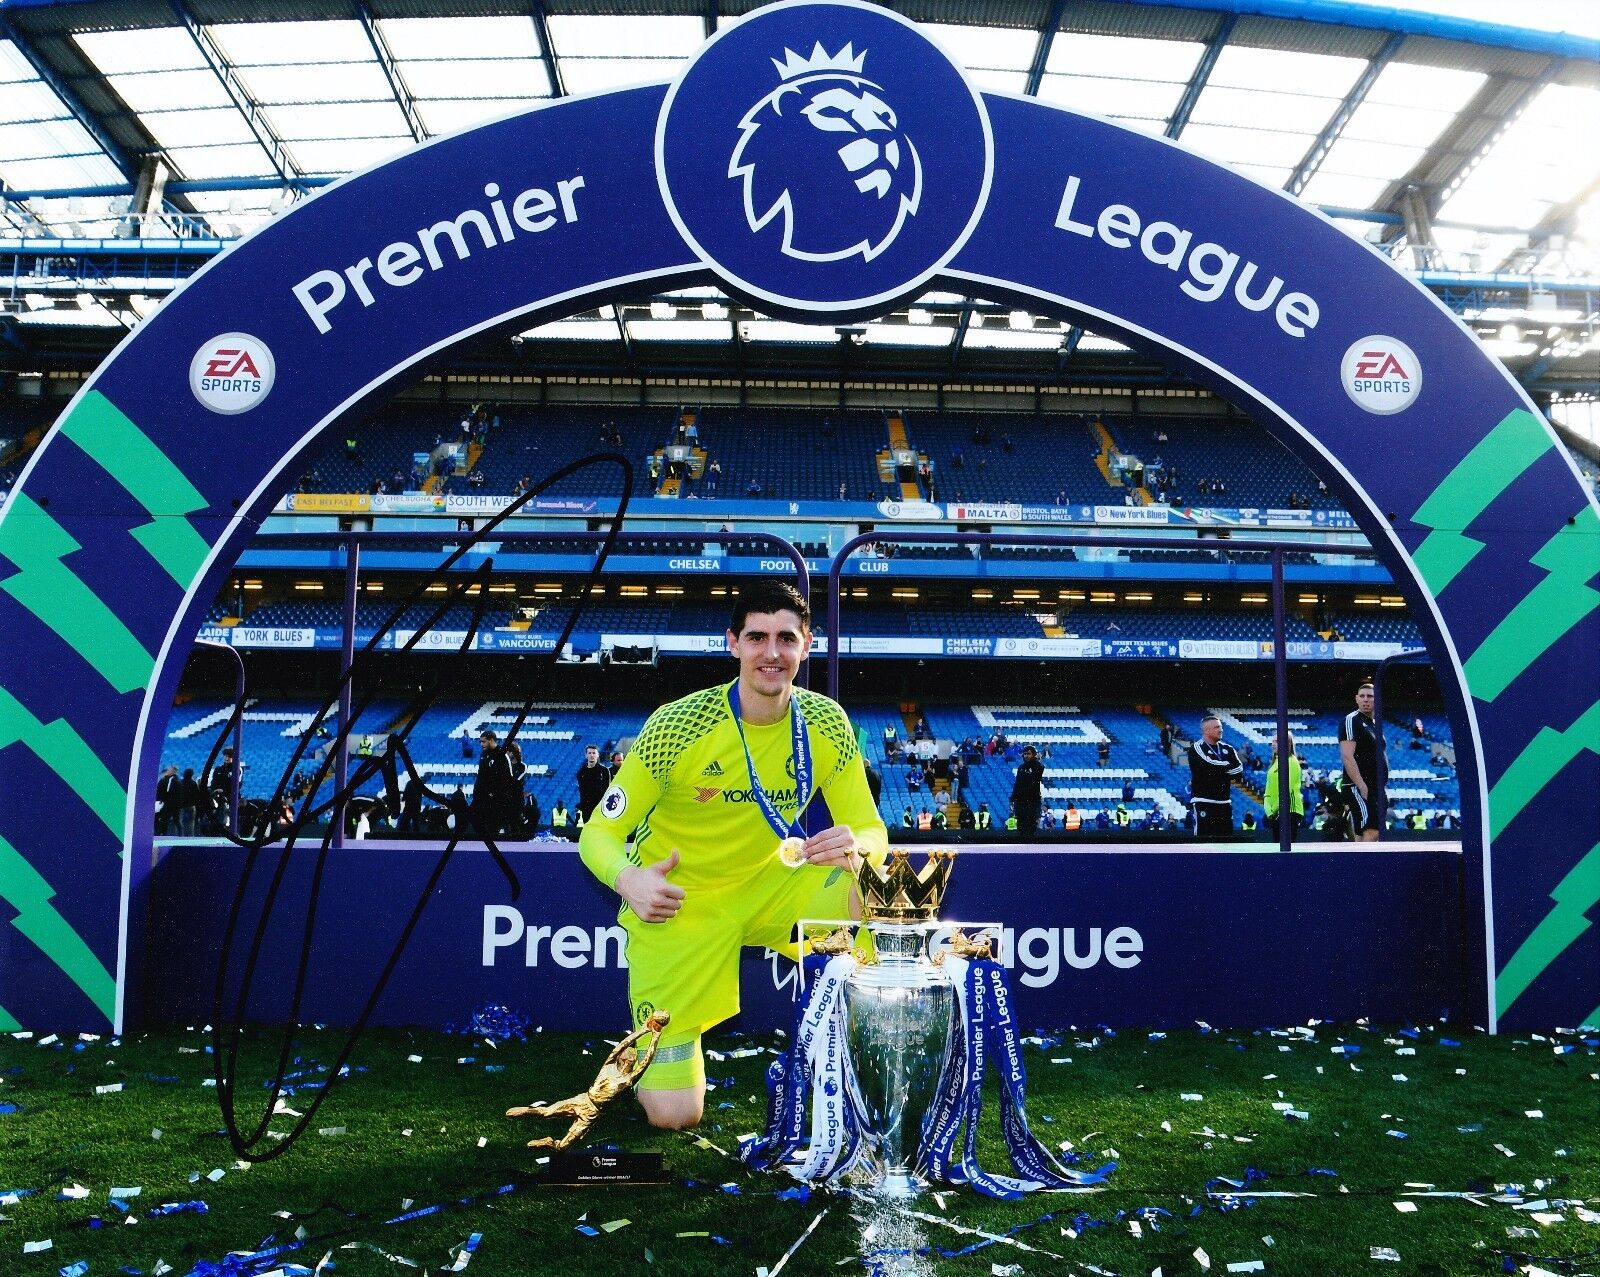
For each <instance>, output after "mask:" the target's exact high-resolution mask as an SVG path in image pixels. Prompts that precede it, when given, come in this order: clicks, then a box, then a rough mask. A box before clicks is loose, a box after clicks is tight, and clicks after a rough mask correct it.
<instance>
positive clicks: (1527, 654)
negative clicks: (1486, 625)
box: [1430, 505, 1600, 701]
mask: <svg viewBox="0 0 1600 1277" xmlns="http://www.w3.org/2000/svg"><path fill="white" fill-rule="evenodd" d="M1431 539H1432V538H1430V540H1431ZM1597 553H1600V515H1596V514H1595V512H1594V507H1593V506H1590V505H1585V506H1584V507H1583V509H1582V510H1580V511H1579V512H1578V514H1577V515H1576V517H1575V518H1574V520H1573V522H1572V523H1570V524H1568V525H1567V526H1565V527H1563V528H1562V529H1561V530H1560V531H1559V532H1557V533H1556V534H1555V536H1553V537H1551V538H1550V539H1549V540H1548V541H1546V542H1545V543H1544V545H1543V546H1542V547H1541V548H1540V550H1539V552H1538V553H1537V554H1535V555H1534V556H1533V558H1532V559H1531V560H1530V562H1531V563H1532V564H1533V566H1534V567H1536V568H1543V569H1544V570H1545V571H1546V572H1548V573H1549V574H1550V575H1549V576H1547V577H1545V579H1544V580H1543V581H1541V582H1540V583H1539V584H1538V585H1536V586H1535V587H1534V588H1533V589H1532V590H1530V591H1529V592H1528V594H1527V596H1526V597H1525V598H1524V599H1523V600H1522V602H1520V603H1518V604H1517V606H1516V607H1514V608H1512V609H1511V612H1510V614H1509V615H1508V616H1507V617H1506V618H1505V620H1503V621H1501V622H1500V624H1499V625H1497V626H1495V628H1494V630H1493V632H1491V633H1490V635H1489V637H1488V638H1486V639H1484V640H1483V642H1482V643H1480V644H1479V645H1478V650H1477V651H1476V652H1474V653H1473V654H1472V655H1471V656H1470V657H1469V658H1468V659H1467V663H1466V665H1465V666H1464V668H1465V670H1466V674H1467V685H1468V686H1469V687H1470V688H1471V689H1472V694H1473V695H1474V696H1476V697H1477V698H1478V699H1479V700H1481V701H1492V700H1494V698H1495V697H1497V696H1499V695H1500V693H1501V692H1503V691H1505V690H1506V688H1507V687H1509V686H1510V685H1511V682H1512V680H1513V679H1515V678H1516V677H1517V675H1519V674H1521V673H1522V672H1523V671H1524V670H1525V669H1527V668H1528V666H1530V665H1532V664H1533V663H1534V662H1535V661H1536V660H1538V659H1539V657H1540V656H1542V655H1543V654H1544V653H1545V651H1546V650H1548V649H1549V648H1550V646H1551V645H1552V644H1553V643H1555V641H1556V640H1557V639H1559V638H1560V637H1561V636H1562V635H1563V634H1565V633H1566V632H1567V631H1568V630H1570V629H1571V628H1572V627H1573V626H1574V625H1576V624H1578V622H1579V621H1581V620H1583V618H1584V617H1586V616H1588V615H1589V613H1590V612H1592V611H1594V609H1595V608H1596V607H1600V591H1595V590H1593V589H1590V588H1589V586H1588V585H1587V584H1586V582H1587V581H1588V580H1589V578H1590V577H1592V576H1593V575H1594V574H1595V570H1596V567H1597V566H1600V557H1597Z"/></svg>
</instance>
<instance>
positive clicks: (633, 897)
mask: <svg viewBox="0 0 1600 1277" xmlns="http://www.w3.org/2000/svg"><path fill="white" fill-rule="evenodd" d="M678 859H679V857H678V851H677V848H673V850H672V854H671V855H669V856H668V857H667V858H666V859H665V860H659V861H657V862H656V863H655V864H653V865H647V866H643V867H640V866H635V865H629V866H628V868H626V869H624V870H623V871H622V872H621V873H620V874H618V875H617V894H618V895H620V896H621V897H622V898H623V899H624V900H626V901H627V902H628V907H629V908H630V909H632V910H633V911H634V913H636V914H638V915H639V919H640V921H641V922H665V921H666V920H667V919H668V918H670V917H672V915H673V914H675V913H677V912H678V910H679V909H680V908H682V907H683V888H682V887H679V886H677V885H676V884H674V883H671V882H669V881H668V880H667V875H668V874H670V873H671V872H672V871H673V870H674V869H676V868H677V867H678Z"/></svg>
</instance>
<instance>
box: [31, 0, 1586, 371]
mask: <svg viewBox="0 0 1600 1277" xmlns="http://www.w3.org/2000/svg"><path fill="white" fill-rule="evenodd" d="M749 7H750V6H749V5H748V4H745V3H742V2H741V0H694V2H693V3H691V2H689V0H633V2H630V3H626V4H624V3H622V2H621V0H451V2H450V3H448V4H446V3H444V2H443V0H297V3H295V4H294V5H293V6H288V5H285V4H282V3H275V2H272V0H93V2H92V3H91V2H90V0H0V269H3V270H4V271H5V274H6V276H8V277H9V281H10V283H9V287H8V288H5V289H0V325H3V326H4V330H5V333H4V336H5V341H4V342H3V343H0V362H3V363H4V364H5V365H6V366H10V367H13V368H22V367H38V366H50V367H84V366H86V365H89V364H92V363H93V362H96V361H97V360H98V359H99V358H101V357H103V355H104V354H105V353H106V352H107V351H108V350H109V349H110V347H111V345H112V344H114V342H115V341H116V340H117V339H119V338H120V337H121V335H122V333H123V331H124V325H125V324H126V323H136V322H138V320H139V318H140V317H142V316H144V315H147V314H149V313H150V312H151V310H153V308H154V307H155V305H157V304H158V303H159V300H160V298H161V297H162V296H163V295H164V294H165V293H166V292H168V291H170V290H171V288H172V287H174V286H176V284H178V283H179V282H181V281H182V279H183V278H185V277H186V276H187V275H188V274H190V273H192V272H193V270H195V269H197V268H198V266H199V265H201V264H203V262H204V261H205V260H207V259H208V258H209V257H210V256H213V255H214V254H215V253H217V252H219V251H221V249H223V248H224V247H226V245H227V243H228V242H229V241H231V240H233V239H235V238H238V237H239V236H240V235H242V234H246V233H248V232H249V231H250V230H252V229H254V227H256V226H258V225H260V224H261V223H263V222H264V221H266V220H269V219H270V218H271V217H273V216H275V215H276V214H277V213H279V212H281V211H283V210H284V209H285V208H288V207H290V206H291V205H292V204H293V203H295V202H296V201H298V200H300V199H303V198H305V197H307V196H308V195H309V194H312V193H314V192H315V190H316V189H318V188H319V187H321V186H323V185H326V184H327V183H329V182H331V181H334V180H336V179H337V178H338V177H340V176H342V175H344V174H345V173H348V172H352V171H355V170H358V169H361V168H364V167H367V166H368V165H370V164H372V163H376V162H378V161H380V160H382V159H383V158H385V157H386V156H388V155H391V154H394V153H396V152H398V151H399V150H402V149H404V148H405V147H408V146H411V145H414V144H416V143H417V142H419V141H423V140H426V139H427V138H428V137H432V136H437V135H439V134H441V133H447V132H451V131H454V130H456V129H458V128H463V127H469V126H471V125H473V124H476V123H480V122H482V121H484V120H487V119H491V118H494V117H496V116H499V115H504V114H507V113H511V112H515V111H519V110H525V109H528V108H530V107H533V106H536V105H538V104H539V103H541V102H546V101H550V100H552V99H553V98H556V97H560V96H563V95H565V94H568V93H582V92H590V91H595V90H601V89H606V88H611V87H617V86H620V85H623V84H628V83H638V82H643V81H650V80H664V79H668V78H670V77H671V76H672V75H673V74H674V72H675V70H676V69H677V67H678V66H679V65H680V64H681V62H682V60H683V59H684V58H685V57H687V56H688V55H689V54H690V53H691V52H692V51H693V49H694V48H695V47H697V46H698V45H699V44H700V43H701V42H702V41H703V40H704V39H705V38H706V37H707V35H709V34H712V33H714V32H715V30H716V29H717V27H718V25H719V23H720V22H722V21H724V20H727V19H730V18H733V17H736V16H738V15H739V14H741V13H743V12H744V11H746V10H747V9H748V8H749ZM892 7H894V8H896V9H897V10H898V11H900V12H902V13H904V14H905V15H906V16H908V17H911V18H913V19H915V20H917V21H919V22H922V23H924V24H927V25H928V29H929V30H930V33H931V34H933V35H934V36H935V37H936V38H940V39H942V40H944V42H945V43H946V44H947V46H948V47H950V48H952V49H953V50H954V51H955V52H956V53H957V55H958V56H959V57H961V58H962V59H963V60H964V61H965V62H966V64H967V66H968V68H969V71H970V73H971V75H972V77H973V79H974V80H975V81H976V82H977V83H978V84H979V85H980V86H981V87H983V88H986V89H992V90H998V91H1004V92H1013V93H1021V94H1028V95H1035V96H1038V97H1040V98H1041V99H1043V100H1046V101H1051V102H1056V103H1059V104H1061V105H1065V106H1068V107H1070V108H1072V109H1076V110H1083V111H1090V112H1093V113H1096V114H1102V115H1105V116H1107V117H1108V118H1111V119H1114V120H1117V121H1118V122H1119V123H1122V124H1124V125H1126V126H1127V127H1130V128H1134V129H1139V130H1142V131H1145V132H1149V133H1155V134H1162V135H1165V136H1167V137H1171V138H1181V140H1182V141H1183V143H1184V144H1185V145H1188V146H1193V147H1195V148H1196V149H1199V150H1201V151H1203V152H1205V153H1207V154H1209V155H1211V156H1212V157H1213V158H1216V159H1220V160H1222V161H1224V162H1227V163H1230V164H1233V165H1235V166H1236V167H1238V168H1240V169H1241V171H1243V172H1245V173H1247V174H1249V175H1250V176H1252V177H1253V178H1255V179H1256V180H1259V181H1262V182H1266V183H1269V184H1272V185H1275V186H1278V187H1281V188H1283V189H1285V190H1287V191H1289V192H1290V193H1292V194H1296V195H1298V196H1299V197H1300V198H1303V199H1306V200H1308V201H1309V202H1311V203H1313V204H1316V205H1318V206H1320V207H1321V208H1322V209H1323V210H1324V211H1325V212H1326V213H1327V214H1328V215H1329V216H1331V217H1333V218H1334V219H1335V220H1336V221H1337V222H1339V224H1340V225H1341V226H1343V227H1344V228H1345V229H1346V230H1348V231H1349V232H1350V233H1351V234H1353V235H1357V236H1359V237H1362V238H1364V239H1367V240H1368V241H1369V242H1371V243H1373V244H1374V246H1375V247H1377V248H1378V249H1379V250H1380V251H1383V252H1385V253H1387V254H1389V255H1390V256H1392V257H1393V258H1394V259H1395V261H1396V262H1397V264H1399V265H1401V266H1402V267H1403V268H1405V269H1408V270H1412V271H1414V272H1416V273H1417V274H1418V276H1419V278H1420V279H1421V280H1422V281H1423V282H1424V283H1425V284H1426V286H1428V287H1430V288H1431V289H1433V290H1434V291H1435V293H1436V294H1438V295H1439V296H1440V297H1441V298H1442V299H1444V300H1445V302H1446V303H1447V304H1449V305H1451V306H1452V307H1454V308H1455V309H1456V310H1457V311H1458V312H1459V313H1461V315H1462V316H1463V318H1464V319H1465V320H1466V321H1467V322H1468V323H1469V324H1471V325H1472V326H1473V327H1474V329H1475V330H1476V331H1477V332H1478V333H1479V334H1480V336H1481V337H1482V338H1483V339H1484V340H1485V341H1486V343H1487V344H1488V345H1489V347H1490V349H1491V350H1492V351H1494V353H1496V354H1497V355H1499V356H1500V357H1501V358H1503V359H1504V360H1505V361H1506V362H1507V364H1508V365H1509V366H1510V367H1511V368H1512V369H1513V370H1514V371H1516V372H1517V373H1518V375H1520V376H1522V377H1523V378H1524V380H1525V382H1526V384H1528V386H1529V388H1530V390H1533V391H1535V392H1536V393H1539V394H1540V395H1543V396H1548V395H1551V394H1568V393H1594V394H1600V366H1597V365H1600V41H1597V40H1594V39H1590V38H1586V37H1584V36H1579V35H1571V34H1566V33H1562V32H1554V31H1544V30H1533V29H1528V28H1523V27H1511V26H1496V25H1491V24H1487V23H1482V22H1476V21H1470V20H1465V19H1462V18H1459V17H1451V16H1447V15H1441V14H1435V13H1424V12H1408V11H1404V10H1400V9H1396V8H1393V7H1389V6H1377V5H1371V4H1365V3H1360V2H1359V0H1071V2H1068V0H995V2H993V3H984V4H974V3H971V2H970V0H894V3H893V6H892ZM1520 12H1521V11H1519V14H1520ZM669 312H670V313H669ZM591 325H592V326H591ZM463 358H466V356H463ZM535 359H536V360H537V363H538V364H539V365H540V366H543V367H549V368H551V369H560V370H563V371H574V372H595V371H597V370H601V369H607V368H609V369H610V370H612V371H614V372H617V373H618V374H624V375H633V376H651V375H702V376H707V375H709V376H719V377H723V376H735V377H746V376H752V375H758V374H763V373H764V374H767V375H785V376H814V377H819V378H827V377H830V376H833V377H837V376H840V375H842V372H843V370H844V369H845V368H847V367H848V369H849V373H850V375H851V376H855V377H859V376H863V375H885V376H887V375H892V374H896V373H898V374H899V375H901V376H906V377H910V378H914V379H918V380H925V381H943V380H949V379H950V378H951V377H952V376H955V375H957V374H959V376H960V377H961V378H962V379H964V380H976V381H985V380H994V381H1001V382H1007V381H1019V382H1024V383H1026V382H1032V383H1034V384H1037V385H1050V384H1061V383H1063V382H1065V381H1073V382H1077V381H1081V380H1083V379H1090V380H1100V381H1106V380H1107V379H1108V378H1112V379H1115V378H1121V379H1123V380H1125V381H1128V382H1130V383H1134V384H1151V385H1166V384H1171V383H1172V382H1173V380H1174V378H1173V376H1172V375H1171V374H1169V373H1168V372H1167V371H1166V370H1165V369H1164V368H1162V367H1161V366H1160V365H1158V364H1156V363H1155V362H1153V361H1151V360H1149V359H1147V358H1145V357H1143V356H1140V355H1137V354H1135V353H1134V352H1130V351H1126V350H1124V349H1122V348H1121V347H1119V346H1117V345H1116V343H1113V342H1109V341H1106V340H1104V339H1101V338H1097V337H1095V335H1094V334H1092V333H1091V334H1088V335H1084V334H1082V333H1081V332H1079V331H1078V330H1075V329H1071V328H1070V327H1069V328H1063V327H1062V326H1060V325H1052V324H1049V323H1045V322H1042V321H1040V322H1034V321H1033V320H1032V319H1031V318H1024V317H1020V316H1016V315H1014V314H1012V313H1011V312H1009V311H1007V310H1004V309H1002V308H999V307H995V306H988V305H986V304H984V303H983V302H982V300H981V299H967V298H947V297H945V296H942V295H938V294H935V295H932V296H930V297H929V298H926V299H923V300H922V301H921V302H919V304H918V306H916V307H913V308H911V310H910V311H909V312H902V313H900V314H898V315H894V316H889V317H886V319H885V320H884V321H883V322H881V323H877V324H873V325H868V326H866V327H865V328H864V329H863V330H862V331H860V332H852V333H849V334H835V333H834V332H833V331H832V330H831V329H823V330H820V331H818V332H816V333H803V332H798V331H796V330H795V328H794V326H792V325H781V324H775V323H773V322H772V321H770V320H768V319H767V318H766V317H765V316H761V315H759V314H756V313H755V312H752V311H749V310H748V309H746V308H744V307H742V306H740V305H738V304H737V303H733V302H730V301H729V300H728V299H727V298H725V297H722V296H720V295H719V294H716V293H714V292H708V295H707V296H705V297H699V296H696V297H693V298H684V297H682V296H679V297H677V298H661V297H655V298H652V297H641V298H640V299H638V303H637V304H636V305H634V304H630V305H626V306H618V307H616V308H615V309H610V310H608V313H606V314H605V315H604V316H602V315H600V314H599V313H598V312H597V313H595V314H593V315H591V316H588V317H574V318H573V319H570V320H564V321H561V322H560V323H557V324H549V325H544V326H542V327H540V328H537V329H533V330H530V331H529V332H527V333H525V334H523V335H522V337H521V340H519V341H517V342H516V343H514V344H507V343H505V342H498V343H496V344H495V345H494V346H493V348H486V349H484V350H480V351H476V352H473V354H472V355H471V361H472V362H473V363H474V365H476V366H480V367H495V366H499V367H501V368H502V369H504V370H506V371H516V370H518V369H523V368H526V367H527V366H528V365H529V364H530V362H533V361H535ZM1108 384H1110V383H1109V382H1108Z"/></svg>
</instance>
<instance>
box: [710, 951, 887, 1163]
mask: <svg viewBox="0 0 1600 1277" xmlns="http://www.w3.org/2000/svg"><path fill="white" fill-rule="evenodd" d="M855 965H856V963H855V959H854V958H852V957H851V956H850V955H848V954H838V955H836V956H834V957H831V958H827V959H823V958H822V957H818V956H812V957H808V958H806V959H805V968H804V975H805V976H806V977H808V982H809V984H810V987H811V996H810V997H809V998H807V999H806V1000H805V1001H804V1002H799V1001H797V1002H796V1003H795V1021H794V1034H793V1036H792V1037H791V1038H790V1042H791V1043H792V1045H791V1046H790V1048H789V1050H788V1051H787V1052H786V1053H785V1054H783V1055H781V1056H780V1057H779V1058H778V1059H776V1060H774V1061H773V1062H772V1064H771V1065H770V1066H768V1068H767V1128H766V1133H765V1134H764V1135H759V1136H755V1137H752V1138H751V1139H748V1140H746V1141H745V1143H744V1144H743V1145H742V1146H741V1147H740V1149H739V1156H740V1158H741V1159H742V1160H743V1161H744V1162H745V1163H746V1164H747V1165H749V1166H753V1167H754V1168H756V1169H757V1170H769V1169H772V1168H775V1167H779V1166H782V1167H783V1168H784V1169H785V1170H787V1171H789V1173H790V1174H792V1175H793V1176H794V1177H795V1178H796V1179H802V1180H805V1181H806V1182H808V1183H831V1182H833V1181H834V1180H836V1179H838V1178H840V1177H841V1176H843V1175H844V1174H845V1173H846V1172H847V1171H849V1170H850V1169H851V1168H852V1167H854V1166H855V1164H856V1162H857V1161H859V1160H860V1157H861V1154H862V1151H863V1143H862V1140H861V1128H860V1121H859V1117H858V1114H859V1106H858V1102H857V1100H856V1098H855V1088H854V1084H853V1080H852V1079H851V1076H850V1068H849V1065H848V1063H847V1058H846V1052H845V1049H844V999H843V998H842V997H841V996H840V995H841V993H842V991H843V989H844V982H845V981H846V980H847V979H849V978H850V973H851V972H852V971H853V970H854V969H855ZM808 1093H810V1094H811V1095H812V1096H813V1097H814V1100H813V1103H812V1107H811V1138H810V1141H809V1143H808V1142H807V1141H806V1140H805V1138H804V1134H803V1132H804V1129H805V1117H806V1097H807V1094H808ZM802 1145H804V1147H803V1148H802Z"/></svg>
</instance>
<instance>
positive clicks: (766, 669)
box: [728, 608, 811, 697]
mask: <svg viewBox="0 0 1600 1277" xmlns="http://www.w3.org/2000/svg"><path fill="white" fill-rule="evenodd" d="M728 650H729V651H730V652H732V653H733V655H734V657H735V659H737V660H738V662H739V682H740V684H741V685H742V686H743V687H744V688H745V689H747V690H748V691H750V692H752V693H754V694H756V695H758V696H766V697H780V696H783V695H784V694H785V693H786V692H787V691H788V689H789V687H790V686H791V685H792V684H793V683H794V678H795V675H796V674H797V673H798V672H799V670H800V662H801V661H803V660H805V659H806V655H807V654H808V653H809V652H810V650H811V631H810V629H808V628H807V627H806V625H805V623H804V622H803V621H801V619H800V617H799V616H798V615H796V614H795V613H794V612H791V611H790V610H789V609H788V608H783V609H780V610H779V611H777V612H752V613H750V615H749V616H747V617H745V621H744V627H743V628H742V629H741V630H740V631H739V633H738V634H735V633H734V632H733V631H732V630H729V631H728Z"/></svg>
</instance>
